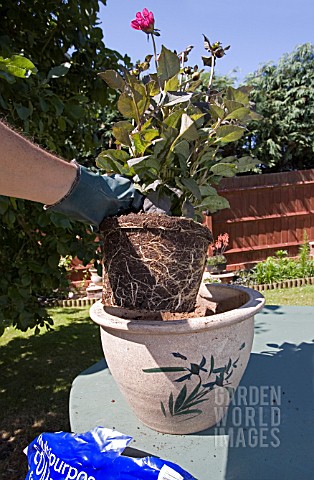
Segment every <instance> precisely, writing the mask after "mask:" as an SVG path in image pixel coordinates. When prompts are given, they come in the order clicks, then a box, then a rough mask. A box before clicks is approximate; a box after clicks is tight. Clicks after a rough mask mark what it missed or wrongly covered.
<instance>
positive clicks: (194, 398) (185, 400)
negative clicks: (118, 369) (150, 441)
mask: <svg viewBox="0 0 314 480" xmlns="http://www.w3.org/2000/svg"><path fill="white" fill-rule="evenodd" d="M244 348H245V343H242V345H241V346H240V348H239V350H243V349H244ZM172 355H173V356H174V357H175V358H179V359H180V360H183V361H186V360H188V359H187V357H186V356H185V355H182V354H181V353H180V352H172ZM239 359H240V357H238V358H237V359H236V360H232V359H231V358H229V359H228V362H227V363H226V364H225V365H223V366H219V367H215V363H216V362H215V358H214V356H213V355H211V356H210V362H209V367H207V365H206V364H207V360H206V357H205V356H204V355H202V358H201V361H200V362H199V363H196V362H192V363H190V366H189V367H179V366H176V367H156V368H146V369H143V372H144V373H177V372H188V373H185V375H183V376H180V377H179V378H176V379H174V380H173V382H175V383H182V382H186V381H189V382H190V381H191V379H192V378H195V376H196V377H198V380H197V384H196V385H195V387H194V388H193V390H192V391H191V392H190V393H188V385H189V384H184V385H183V387H182V388H181V390H180V391H179V393H178V395H177V396H176V398H175V397H174V394H173V392H171V393H170V395H169V398H168V411H169V414H170V416H171V417H175V416H181V415H185V416H188V415H190V417H189V419H191V418H193V417H194V416H197V415H200V414H201V413H203V410H201V409H200V408H193V407H195V406H196V405H199V404H201V403H203V402H206V401H208V400H209V399H210V392H212V391H213V390H214V388H216V387H220V388H225V389H226V390H227V392H228V395H229V399H230V400H232V397H233V395H234V392H235V389H234V388H233V387H232V385H230V383H229V379H230V378H231V376H232V374H233V372H234V369H235V368H237V364H238V361H239ZM203 372H204V373H206V374H207V379H210V377H213V375H215V378H214V379H210V380H211V381H208V382H204V379H203V378H202V377H203V376H204V373H203ZM160 408H161V411H162V414H163V415H164V417H167V408H166V406H165V403H164V402H160Z"/></svg>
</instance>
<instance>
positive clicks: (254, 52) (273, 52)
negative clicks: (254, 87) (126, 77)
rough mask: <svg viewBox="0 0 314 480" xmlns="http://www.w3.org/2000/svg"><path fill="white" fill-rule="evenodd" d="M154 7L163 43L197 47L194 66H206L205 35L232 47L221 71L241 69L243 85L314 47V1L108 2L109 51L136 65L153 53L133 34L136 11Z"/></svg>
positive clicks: (104, 11) (105, 14)
mask: <svg viewBox="0 0 314 480" xmlns="http://www.w3.org/2000/svg"><path fill="white" fill-rule="evenodd" d="M145 7H146V8H148V9H149V10H151V11H153V13H154V15H155V26H156V28H159V29H160V30H161V37H159V39H157V42H158V45H159V46H161V44H164V45H165V46H166V47H167V48H170V49H172V50H174V49H176V50H177V51H182V50H183V49H184V48H185V47H187V46H188V45H194V50H193V53H192V54H191V55H190V62H189V63H190V64H191V65H195V64H198V65H199V66H201V65H202V62H201V55H204V54H205V55H206V51H205V50H204V49H203V37H202V33H204V34H205V35H206V36H207V37H208V38H209V40H210V41H211V42H215V41H217V40H219V41H221V43H222V44H223V46H225V45H229V44H230V45H231V48H230V50H229V51H228V52H227V55H226V56H225V57H224V58H223V59H221V60H220V61H219V62H217V69H216V71H217V73H219V74H228V73H230V72H231V71H232V70H233V69H235V68H237V69H238V72H237V73H236V76H237V78H238V80H239V81H241V80H243V79H244V78H245V76H246V75H247V74H249V73H251V72H254V71H256V70H257V69H258V67H259V66H260V65H263V64H264V63H267V62H269V61H273V62H275V63H277V61H278V59H279V58H280V57H281V56H282V55H283V54H284V53H287V52H291V51H292V50H293V49H294V48H295V47H296V46H297V45H300V44H302V43H307V42H310V43H314V26H313V25H314V0H294V1H292V0H224V1H221V0H216V1H213V0H194V1H193V0H107V6H106V7H104V6H101V14H100V18H101V26H102V28H103V30H104V35H105V38H104V40H105V44H106V46H107V47H108V48H112V49H115V50H118V51H119V52H120V53H127V54H128V55H129V56H130V57H131V58H132V60H133V61H136V60H138V59H142V58H144V57H145V55H147V54H148V53H151V44H150V43H147V40H146V35H145V34H144V33H143V32H139V31H136V30H133V29H132V28H131V27H130V21H131V20H133V19H134V18H135V13H136V12H137V11H139V10H142V9H143V8H145Z"/></svg>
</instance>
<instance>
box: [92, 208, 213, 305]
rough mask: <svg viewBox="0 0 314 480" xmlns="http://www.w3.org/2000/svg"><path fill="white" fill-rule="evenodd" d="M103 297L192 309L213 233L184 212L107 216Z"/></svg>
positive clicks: (111, 300)
mask: <svg viewBox="0 0 314 480" xmlns="http://www.w3.org/2000/svg"><path fill="white" fill-rule="evenodd" d="M101 231H102V234H103V238H104V252H105V254H104V267H105V268H104V278H103V303H104V305H107V306H119V307H123V308H129V309H137V310H147V311H159V312H191V311H193V310H194V308H195V303H196V297H197V293H198V290H199V286H200V283H201V280H202V275H203V271H204V267H205V263H206V258H207V249H208V246H209V244H210V242H212V236H211V233H210V231H209V230H208V228H207V227H204V226H203V225H201V224H199V223H196V222H194V221H193V220H191V219H186V218H183V217H169V216H167V215H157V214H156V215H147V214H130V215H124V216H120V217H114V218H109V219H106V220H104V222H103V223H102V225H101Z"/></svg>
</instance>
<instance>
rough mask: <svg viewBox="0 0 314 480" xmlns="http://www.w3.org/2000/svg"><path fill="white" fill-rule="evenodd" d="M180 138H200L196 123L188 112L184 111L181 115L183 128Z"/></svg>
mask: <svg viewBox="0 0 314 480" xmlns="http://www.w3.org/2000/svg"><path fill="white" fill-rule="evenodd" d="M178 138H180V140H181V139H185V140H187V141H192V140H196V139H197V138H198V131H197V128H196V126H195V123H194V121H193V120H192V118H191V117H189V115H187V114H186V113H183V115H182V117H181V128H180V135H179V137H178Z"/></svg>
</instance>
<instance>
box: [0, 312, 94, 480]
mask: <svg viewBox="0 0 314 480" xmlns="http://www.w3.org/2000/svg"><path fill="white" fill-rule="evenodd" d="M51 313H52V316H53V319H54V322H55V325H54V330H53V331H50V332H48V331H45V330H43V331H42V332H41V333H40V334H39V335H36V336H34V335H33V334H32V333H27V332H26V333H23V332H18V331H16V330H14V329H13V328H9V329H7V331H6V332H5V334H4V335H3V336H2V337H0V369H1V385H0V478H10V480H22V479H24V478H25V476H26V474H27V461H26V457H25V455H24V454H23V453H22V452H23V449H24V448H25V447H26V446H27V445H28V444H29V443H30V442H31V441H32V440H33V439H34V438H35V437H36V436H38V435H39V434H40V433H41V432H43V431H52V432H53V431H58V430H64V431H70V425H69V415H68V397H69V391H70V388H71V383H72V381H73V380H74V378H75V377H76V376H77V375H78V374H79V373H80V372H81V371H82V370H84V369H86V368H88V367H89V366H90V365H92V364H93V363H95V362H96V361H98V360H100V359H101V357H102V350H101V345H100V339H99V329H98V327H97V326H96V325H94V324H93V323H92V322H91V320H90V319H89V314H88V308H75V309H74V308H73V309H72V308H64V309H61V308H59V309H54V310H53V311H52V312H51ZM1 439H2V440H1Z"/></svg>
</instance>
